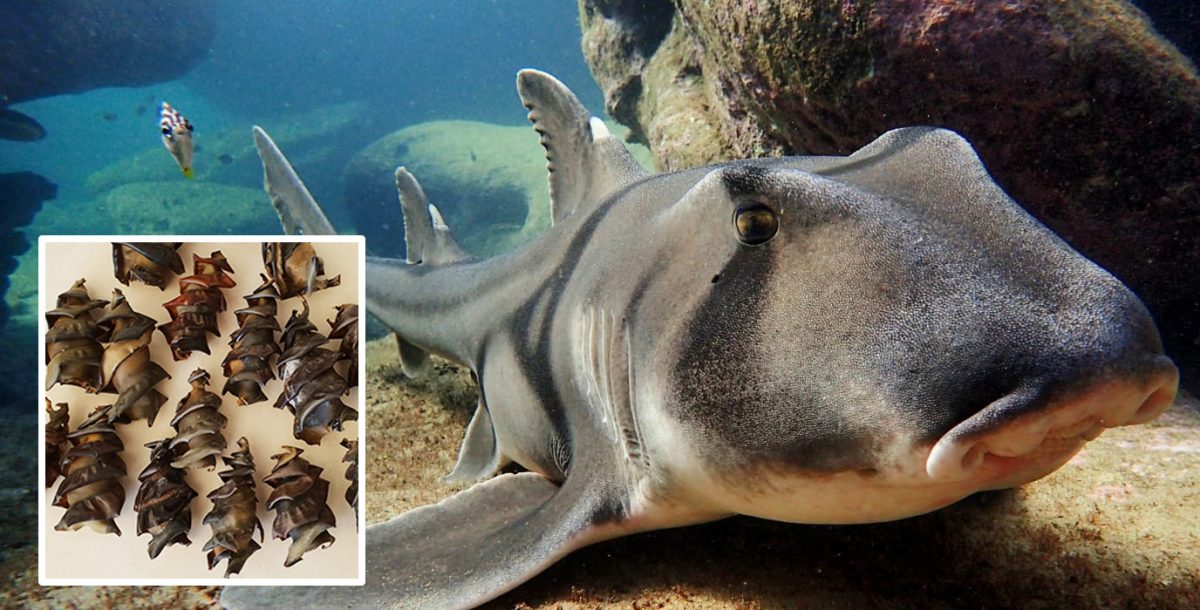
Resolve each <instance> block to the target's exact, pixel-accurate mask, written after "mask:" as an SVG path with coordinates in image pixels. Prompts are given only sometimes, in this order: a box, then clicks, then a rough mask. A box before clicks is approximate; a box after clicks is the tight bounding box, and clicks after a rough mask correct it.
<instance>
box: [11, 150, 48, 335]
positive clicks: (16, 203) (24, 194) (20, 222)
mask: <svg viewBox="0 0 1200 610" xmlns="http://www.w3.org/2000/svg"><path fill="white" fill-rule="evenodd" d="M57 196H58V187H57V186H56V185H55V184H54V183H53V182H50V181H49V180H47V179H45V178H44V177H42V176H39V175H38V174H35V173H33V172H12V173H0V209H2V210H4V214H3V215H0V296H3V295H4V294H5V293H6V292H7V291H8V286H9V281H10V280H9V275H10V274H12V273H13V272H14V271H15V270H16V269H17V258H16V257H17V256H18V255H20V254H21V253H23V252H25V251H27V250H29V242H28V241H27V240H26V239H25V236H24V235H23V234H21V233H20V232H19V231H17V230H16V229H17V228H19V227H23V226H26V225H28V224H29V223H30V222H31V221H33V216H34V215H35V214H37V212H38V210H40V209H42V203H44V202H46V201H50V200H51V199H54V198H55V197H57ZM35 271H36V270H35ZM35 281H36V280H35ZM35 298H36V297H35ZM35 302H36V300H35ZM8 315H9V312H8V306H7V304H6V303H5V302H4V301H3V300H0V328H3V327H4V324H5V323H6V322H7V321H8Z"/></svg>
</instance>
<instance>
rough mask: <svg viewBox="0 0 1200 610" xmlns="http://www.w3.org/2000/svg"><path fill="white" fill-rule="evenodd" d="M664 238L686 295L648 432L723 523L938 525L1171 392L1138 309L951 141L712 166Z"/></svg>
mask: <svg viewBox="0 0 1200 610" xmlns="http://www.w3.org/2000/svg"><path fill="white" fill-rule="evenodd" d="M653 224H654V227H653V230H654V232H655V233H656V234H658V235H672V236H674V237H673V238H671V239H670V240H669V243H667V244H666V245H665V246H664V248H663V251H662V256H661V259H660V260H662V261H664V262H663V263H662V264H661V265H662V266H663V267H665V268H664V269H661V270H660V271H659V272H658V273H659V274H660V275H661V276H662V277H671V278H673V280H672V282H671V287H670V290H673V291H675V293H676V294H677V295H685V294H686V295H689V296H687V297H683V296H679V297H677V298H676V299H674V300H673V301H667V302H671V303H672V304H673V307H675V308H677V315H676V317H677V318H678V319H679V320H680V321H679V322H678V323H677V324H674V325H671V326H669V328H665V329H663V332H664V334H665V335H666V336H667V337H668V338H667V339H666V340H665V341H664V343H665V344H666V345H667V347H666V348H664V349H665V350H666V351H667V352H669V354H670V355H669V357H667V358H665V359H666V360H669V361H670V362H672V363H673V365H672V372H671V374H669V375H663V376H661V377H660V379H661V380H662V383H664V384H666V385H669V386H670V388H669V389H668V390H666V391H664V392H662V394H663V395H665V396H669V397H670V398H669V399H666V400H662V401H660V402H659V403H658V404H656V405H654V407H653V408H651V409H649V410H648V411H649V412H648V414H647V415H646V417H647V418H652V419H653V420H654V421H653V422H652V423H647V424H646V425H643V427H642V428H643V430H650V432H649V434H659V435H661V436H662V437H663V438H660V439H658V440H657V442H661V443H662V446H665V447H670V450H669V451H664V452H663V453H664V457H665V459H668V460H671V459H672V458H671V457H670V455H671V454H683V455H686V456H687V458H686V459H684V460H678V461H677V462H676V464H677V465H678V466H679V469H678V471H677V473H678V475H679V476H680V477H681V478H683V479H685V480H687V479H693V483H694V484H693V485H692V487H693V488H695V489H698V490H700V491H699V493H700V494H701V495H706V496H710V497H709V500H711V501H712V502H713V503H714V504H716V505H719V506H720V507H721V508H723V509H727V510H730V511H731V512H738V513H744V514H752V515H757V516H763V517H768V518H772V519H778V520H786V521H802V522H810V523H811V522H823V521H829V522H853V521H877V520H881V519H888V518H900V517H905V516H910V515H913V514H919V513H922V512H927V511H928V510H932V509H934V508H938V507H940V506H943V505H946V504H949V503H951V502H954V501H956V500H958V499H960V498H962V497H963V496H965V495H968V494H970V493H973V492H975V491H979V490H985V489H995V488H1004V487H1012V486H1015V485H1020V484H1023V483H1026V482H1028V481H1032V480H1034V479H1037V478H1040V477H1042V476H1045V475H1046V474H1048V473H1050V472H1052V471H1053V470H1055V469H1057V468H1058V467H1060V466H1062V465H1063V464H1064V463H1065V462H1066V461H1067V460H1069V459H1070V458H1071V456H1072V455H1074V454H1075V453H1076V452H1077V451H1079V450H1080V448H1082V447H1083V445H1084V444H1085V443H1086V442H1087V441H1089V440H1092V439H1094V438H1096V437H1097V436H1098V435H1099V434H1100V433H1101V432H1103V430H1104V429H1106V428H1110V427H1114V426H1122V425H1129V424H1137V423H1141V422H1145V421H1147V420H1149V419H1151V418H1153V417H1155V416H1157V415H1158V414H1159V413H1161V412H1162V411H1163V410H1164V409H1166V408H1167V407H1168V406H1169V405H1170V404H1171V403H1172V401H1173V399H1174V396H1175V391H1176V386H1177V383H1178V374H1177V372H1176V369H1175V367H1174V366H1173V365H1172V363H1171V361H1170V360H1169V359H1167V357H1166V356H1164V355H1163V351H1162V345H1161V342H1160V340H1159V336H1158V333H1157V330H1156V327H1155V325H1154V322H1153V320H1152V319H1151V317H1150V315H1149V313H1148V312H1147V310H1146V308H1145V307H1144V306H1143V305H1142V303H1141V302H1140V301H1139V300H1138V298H1137V297H1136V296H1135V295H1134V294H1133V293H1132V292H1131V291H1130V290H1129V289H1128V288H1126V287H1125V286H1124V285H1123V284H1122V283H1121V282H1120V281H1118V280H1117V279H1116V278H1114V277H1113V276H1111V275H1110V274H1108V273H1107V272H1105V271H1104V270H1103V269H1101V268H1099V267H1098V266H1096V265H1095V264H1093V263H1092V262H1090V261H1089V260H1087V259H1086V258H1084V257H1083V256H1082V255H1080V254H1078V253H1077V252H1075V251H1074V250H1072V249H1071V248H1070V247H1069V246H1068V245H1067V244H1065V243H1064V242H1063V241H1062V240H1060V239H1059V238H1057V237H1056V236H1054V235H1053V234H1052V233H1051V232H1050V231H1049V230H1047V229H1046V228H1045V227H1043V226H1042V225H1040V224H1039V223H1038V222H1037V221H1036V220H1034V219H1033V218H1031V217H1030V216H1029V215H1028V214H1026V213H1025V212H1024V211H1023V210H1022V209H1021V208H1020V207H1019V206H1017V205H1016V204H1015V203H1014V202H1013V201H1012V200H1011V199H1009V198H1008V197H1007V196H1006V195H1004V193H1003V192H1002V191H1001V190H1000V189H999V188H998V187H997V186H996V185H995V183H994V182H993V181H992V180H991V178H990V177H989V176H988V175H987V173H986V171H985V170H984V169H983V167H982V165H981V164H980V163H979V161H978V159H977V158H976V156H975V154H974V152H973V150H972V149H971V148H970V146H969V145H968V144H967V143H966V142H965V141H964V140H962V139H961V138H960V137H958V136H957V135H955V134H953V133H952V132H948V131H944V130H926V129H915V130H913V129H910V130H904V131H903V132H892V133H890V134H887V135H885V136H883V137H881V138H880V140H878V141H877V142H876V143H874V144H872V145H870V146H868V147H867V148H865V149H863V150H862V151H859V152H858V153H856V154H855V155H853V156H851V157H848V158H845V159H841V160H837V161H834V160H831V159H825V160H821V159H817V160H812V161H806V162H805V163H799V162H796V161H794V160H784V161H779V162H771V161H766V160H762V161H752V162H745V163H740V164H732V165H726V166H721V167H718V168H715V169H711V170H707V172H706V173H704V174H703V177H701V178H699V179H698V180H697V181H696V182H695V183H694V185H693V186H691V187H690V188H689V189H688V190H687V191H686V193H685V194H684V195H682V196H681V197H680V198H679V199H678V201H677V202H675V203H673V204H672V205H670V206H669V207H667V208H665V209H664V211H663V212H662V213H661V214H660V215H659V216H658V217H657V218H656V219H655V222H654V223H653ZM668 253H669V256H668V255H667V254H668ZM685 280H686V283H687V284H690V285H686V286H685V285H684V284H685ZM656 300H657V301H659V302H661V301H664V300H666V299H663V298H659V299H656ZM656 430H657V432H655V431H656Z"/></svg>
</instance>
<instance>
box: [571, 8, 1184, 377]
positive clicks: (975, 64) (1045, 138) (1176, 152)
mask: <svg viewBox="0 0 1200 610" xmlns="http://www.w3.org/2000/svg"><path fill="white" fill-rule="evenodd" d="M651 4H652V6H653V7H657V8H647V7H646V6H645V3H643V2H640V1H638V2H633V1H630V0H585V1H584V2H582V4H581V8H580V19H581V24H582V28H583V49H584V54H585V56H586V58H587V61H588V63H589V64H590V65H591V68H592V72H593V74H594V75H595V77H596V80H597V82H598V83H599V84H600V85H601V87H602V89H603V90H604V92H605V101H606V106H607V109H608V111H609V113H610V114H612V116H614V117H615V118H617V119H618V120H619V121H621V122H623V123H625V124H626V125H628V126H630V128H631V129H632V134H633V136H634V138H635V139H637V140H639V141H643V142H647V143H648V145H649V146H650V148H651V150H652V151H653V152H654V155H655V158H656V159H657V160H658V164H659V166H661V167H664V168H667V169H678V168H683V167H690V166H698V165H703V164H706V163H711V162H715V161H719V160H723V159H728V158H736V157H743V156H763V155H779V154H846V153H848V152H851V151H853V150H855V149H856V148H858V147H859V146H861V145H862V144H864V143H866V142H868V141H870V140H871V139H872V138H874V137H876V136H878V135H879V134H880V133H882V132H884V131H886V130H888V129H891V128H894V127H899V126H904V125H914V124H920V125H935V126H940V127H948V128H951V129H954V130H955V131H958V132H959V133H961V134H963V135H964V136H966V137H967V139H969V140H970V141H971V142H972V143H973V144H974V146H975V147H976V149H977V150H978V151H979V154H980V156H981V157H982V159H983V161H984V162H985V164H986V165H987V167H988V170H989V171H990V172H992V173H993V174H994V176H995V177H996V179H997V181H998V182H999V183H1000V184H1001V186H1003V187H1004V188H1005V190H1007V191H1008V192H1009V193H1010V194H1011V195H1012V196H1013V197H1014V198H1015V199H1016V200H1017V201H1019V202H1021V204H1022V205H1024V206H1026V207H1027V209H1029V210H1030V211H1031V212H1032V213H1033V214H1034V215H1035V216H1037V217H1038V218H1039V219H1040V220H1042V221H1043V222H1045V223H1046V224H1047V225H1049V226H1050V227H1051V228H1052V229H1054V230H1055V231H1056V232H1057V233H1058V234H1059V235H1061V236H1062V237H1063V238H1064V239H1066V240H1067V241H1068V242H1070V243H1071V244H1072V245H1073V246H1075V247H1076V248H1078V249H1079V250H1080V251H1081V252H1083V253H1084V254H1085V255H1087V256H1088V257H1089V258H1092V259H1093V260H1095V261H1097V262H1099V263H1100V264H1101V265H1103V266H1105V267H1106V268H1108V269H1109V270H1110V271H1112V272H1113V273H1114V274H1115V275H1117V276H1118V277H1119V278H1121V279H1122V280H1124V281H1125V282H1127V283H1128V284H1129V285H1130V286H1131V287H1132V288H1133V289H1134V290H1135V291H1136V292H1137V293H1138V294H1139V295H1140V296H1141V297H1142V298H1143V299H1144V300H1145V301H1146V302H1147V304H1148V305H1149V306H1150V309H1151V311H1152V312H1153V313H1154V314H1155V317H1156V318H1157V320H1158V322H1159V326H1160V328H1161V329H1162V333H1163V338H1164V341H1165V343H1166V345H1167V351H1168V353H1170V354H1172V355H1173V356H1174V357H1175V359H1176V361H1177V362H1179V364H1180V367H1181V369H1183V372H1184V376H1185V380H1187V379H1189V378H1190V380H1191V381H1192V382H1196V381H1197V380H1198V379H1200V316H1196V315H1195V311H1196V303H1197V302H1200V282H1194V281H1181V279H1182V278H1187V277H1191V276H1192V275H1193V274H1194V269H1195V268H1196V266H1197V265H1200V239H1196V238H1195V236H1196V235H1197V234H1200V214H1198V213H1197V211H1198V210H1200V155H1198V154H1197V153H1196V150H1195V146H1194V143H1195V142H1196V141H1200V78H1198V77H1197V75H1196V72H1195V69H1194V67H1193V66H1192V64H1191V62H1189V61H1187V59H1186V58H1184V57H1183V56H1182V55H1181V54H1180V53H1179V52H1178V51H1177V50H1176V49H1175V48H1174V47H1173V46H1171V45H1170V44H1169V43H1168V42H1166V41H1165V40H1164V39H1162V38H1161V37H1159V36H1158V35H1157V33H1156V32H1155V31H1154V30H1153V28H1152V27H1151V26H1150V24H1149V23H1148V22H1147V20H1146V18H1145V16H1144V15H1143V14H1142V13H1141V12H1140V11H1139V10H1137V9H1136V8H1135V7H1134V6H1133V5H1131V4H1129V3H1127V2H1122V1H1120V0H1102V1H1091V0H1071V1H1068V2H1053V3H1046V2H1032V1H1030V0H1021V1H1018V2H1005V3H998V2H997V3H990V2H989V3H950V2H937V1H924V2H900V1H898V0H876V1H874V2H862V1H857V2H856V1H843V0H824V1H819V2H818V1H813V2H801V3H793V2H780V1H770V2H760V3H747V2H743V1H741V0H716V1H712V2H699V1H697V0H679V1H677V2H675V3H674V5H672V4H671V3H669V2H666V1H665V0H657V1H656V2H653V3H651ZM676 7H678V8H677V10H676Z"/></svg>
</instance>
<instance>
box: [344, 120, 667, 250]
mask: <svg viewBox="0 0 1200 610" xmlns="http://www.w3.org/2000/svg"><path fill="white" fill-rule="evenodd" d="M610 129H612V130H613V131H614V133H616V134H618V135H620V134H622V133H624V132H625V129H624V128H622V127H619V126H617V125H611V126H610ZM633 151H634V156H635V158H638V160H639V161H640V162H642V163H643V164H648V163H649V151H648V150H646V148H645V147H643V146H635V147H633ZM399 166H404V167H406V168H408V170H409V171H410V172H412V173H413V175H414V176H416V177H417V180H418V181H420V183H421V187H422V188H423V189H424V190H425V194H426V195H427V196H428V197H429V201H430V203H432V204H434V205H436V206H438V209H439V210H441V212H442V214H443V215H444V216H445V218H446V223H447V224H448V225H449V226H450V228H451V230H452V231H453V232H454V235H455V236H456V238H457V239H458V240H459V242H460V243H461V244H462V245H463V247H465V248H466V249H467V250H469V251H471V252H474V253H476V254H480V255H491V254H497V253H500V252H504V251H506V250H508V249H510V248H512V247H514V246H516V245H518V244H520V243H523V242H525V241H528V240H529V239H531V238H533V237H534V236H535V235H537V234H539V233H541V232H542V231H544V230H545V229H546V228H547V227H549V226H550V195H549V188H548V185H547V176H546V155H545V152H544V151H543V150H542V146H541V144H540V143H539V142H538V136H537V134H536V133H535V132H534V131H533V130H532V129H531V128H529V127H528V126H505V125H492V124H488V123H478V122H473V121H434V122H430V123H420V124H417V125H412V126H409V127H406V128H404V129H401V130H399V131H396V132H393V133H391V134H389V135H387V136H384V137H383V138H380V139H379V140H376V141H375V143H373V144H371V145H370V146H368V147H367V148H365V149H363V151H362V152H360V153H358V154H357V155H355V156H354V158H353V159H352V160H351V161H350V163H349V164H348V165H347V166H346V171H345V173H344V174H343V176H342V183H343V188H344V191H343V192H344V194H345V195H344V197H345V200H346V201H347V202H349V204H348V210H347V212H348V214H349V215H350V217H351V218H352V219H353V221H354V223H355V225H356V227H357V230H358V231H359V232H361V233H363V234H364V235H366V236H367V249H368V250H370V251H371V252H372V253H373V254H378V255H387V256H401V255H403V254H404V221H403V216H402V214H401V212H400V204H399V200H398V199H397V195H396V185H395V178H394V174H395V168H396V167H399Z"/></svg>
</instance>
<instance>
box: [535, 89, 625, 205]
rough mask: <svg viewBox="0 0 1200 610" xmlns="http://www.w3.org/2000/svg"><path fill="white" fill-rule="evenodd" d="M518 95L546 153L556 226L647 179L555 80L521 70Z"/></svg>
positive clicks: (609, 135)
mask: <svg viewBox="0 0 1200 610" xmlns="http://www.w3.org/2000/svg"><path fill="white" fill-rule="evenodd" d="M517 92H518V93H520V95H521V101H522V103H524V104H525V107H526V108H528V109H529V121H530V122H531V123H533V129H534V130H535V131H537V132H538V135H539V136H541V142H542V147H543V148H545V149H546V162H547V163H546V169H547V170H549V173H550V207H551V213H552V217H553V219H554V221H555V222H558V221H560V220H562V219H563V218H565V217H567V216H568V215H570V214H571V213H572V212H574V211H575V210H576V209H577V208H579V207H580V206H583V205H587V204H588V203H591V204H596V203H599V202H600V201H602V200H603V199H604V197H605V196H606V195H608V194H610V193H613V192H615V191H617V190H618V189H620V188H622V187H624V186H627V185H629V184H632V183H633V182H636V181H637V180H640V179H642V178H643V177H645V176H646V175H647V174H646V172H645V170H643V169H642V167H641V166H640V165H638V163H637V161H636V160H634V158H633V156H632V155H630V154H629V151H628V150H627V149H626V148H625V145H624V144H623V143H621V141H620V140H618V139H617V138H615V137H613V135H612V134H610V133H609V131H608V128H607V127H605V126H604V122H603V121H601V120H600V119H597V118H594V117H592V116H591V114H590V113H588V111H587V109H586V108H584V107H583V104H582V103H580V101H579V99H578V98H576V97H575V94H574V93H571V90H570V89H568V88H567V86H566V85H564V84H562V83H561V82H560V81H559V80H558V79H556V78H554V77H553V76H550V75H549V74H546V73H545V72H539V71H537V70H521V71H520V72H518V73H517Z"/></svg>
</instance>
